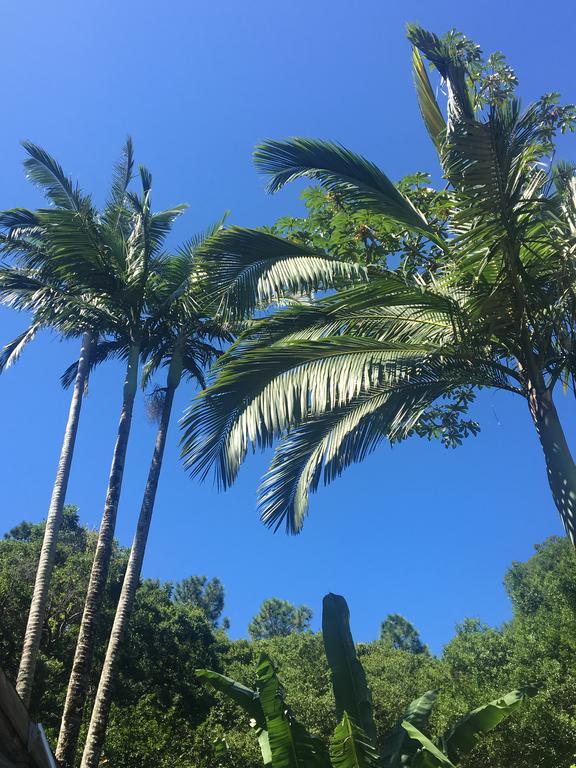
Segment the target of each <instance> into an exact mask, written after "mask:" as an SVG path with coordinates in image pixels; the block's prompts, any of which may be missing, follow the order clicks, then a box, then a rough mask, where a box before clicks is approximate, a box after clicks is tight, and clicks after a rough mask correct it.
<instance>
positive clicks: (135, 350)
mask: <svg viewBox="0 0 576 768" xmlns="http://www.w3.org/2000/svg"><path fill="white" fill-rule="evenodd" d="M139 357H140V347H139V345H137V344H134V346H133V347H132V349H131V351H130V356H129V359H128V367H127V371H126V380H125V383H124V397H123V402H122V411H121V413H120V421H119V424H118V432H117V436H116V444H115V446H114V453H113V456H112V466H111V468H110V475H109V479H108V490H107V493H106V502H105V504H104V513H103V515H102V521H101V523H100V532H99V534H98V543H97V545H96V552H95V554H94V561H93V563H92V570H91V572H90V581H89V583H88V591H87V593H86V602H85V603H84V612H83V614H82V621H81V623H80V630H79V633H78V640H77V642H76V650H75V653H74V661H73V662H72V672H71V674H70V680H69V682H68V690H67V692H66V702H65V704H64V713H63V715H62V722H61V723H60V734H59V736H58V745H57V747H56V759H57V760H58V762H59V764H60V766H61V767H62V768H73V765H74V758H75V755H76V747H77V745H78V736H79V733H80V726H81V724H82V714H83V711H84V704H85V701H86V694H87V690H88V682H89V678H90V668H91V664H92V657H93V654H94V643H95V639H96V630H97V626H98V617H99V613H100V608H101V606H102V600H103V598H104V591H105V588H106V581H107V578H108V568H109V565H110V558H111V555H112V547H113V543H114V529H115V526H116V514H117V512H118V502H119V501H120V491H121V488H122V477H123V475H124V464H125V461H126V451H127V448H128V438H129V435H130V426H131V423H132V410H133V407H134V398H135V396H136V388H137V383H138V361H139Z"/></svg>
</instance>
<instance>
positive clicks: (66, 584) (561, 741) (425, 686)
mask: <svg viewBox="0 0 576 768" xmlns="http://www.w3.org/2000/svg"><path fill="white" fill-rule="evenodd" d="M95 539H96V536H95V534H94V532H93V531H90V530H89V529H87V528H85V527H83V526H82V525H80V523H79V520H78V513H77V510H75V509H74V508H72V507H68V508H67V510H66V514H65V516H64V523H63V529H62V536H61V539H60V542H59V545H58V553H57V560H56V567H55V572H54V580H53V586H52V590H51V598H50V607H49V614H48V620H47V623H46V627H45V631H44V634H43V638H42V646H41V658H40V666H39V673H38V683H37V686H36V690H35V695H34V697H33V701H32V714H33V716H34V717H35V718H37V719H39V720H40V721H41V722H43V723H44V724H45V726H46V727H47V731H48V734H49V736H51V737H53V736H54V735H55V733H56V732H57V727H58V721H57V717H58V713H59V711H60V708H61V706H62V702H63V697H64V694H65V686H66V681H67V673H68V671H69V667H70V664H71V661H72V654H73V651H74V643H75V636H76V633H77V630H78V623H79V620H80V612H81V608H82V600H83V594H84V589H85V585H86V581H87V579H88V574H89V569H90V562H91V554H92V551H93V547H94V546H95ZM41 541H42V525H41V524H40V525H38V524H30V523H27V522H23V523H22V524H21V525H19V526H17V527H16V528H14V529H13V530H12V531H10V532H9V533H8V534H6V535H5V538H4V540H3V541H1V542H0V610H1V617H2V618H1V626H2V632H0V665H1V666H2V668H3V669H5V670H6V671H7V673H8V675H9V676H10V677H11V678H12V679H14V678H15V675H16V671H17V664H18V656H19V651H20V641H21V637H22V634H23V632H24V624H25V607H26V605H27V601H28V600H29V599H30V594H31V589H32V584H33V579H34V568H35V562H36V559H37V557H38V554H39V549H40V546H41ZM575 560H576V557H575V555H574V553H573V552H572V550H571V549H570V547H569V545H568V543H567V542H566V541H565V540H560V539H554V538H553V539H550V540H548V541H547V542H545V543H544V544H542V545H540V546H539V547H538V548H537V550H536V553H535V555H534V556H533V557H532V558H531V559H530V560H528V561H527V562H525V563H514V564H513V565H512V566H511V568H510V569H509V571H508V573H507V575H506V578H505V584H506V589H507V591H508V594H509V595H510V599H511V601H512V607H513V616H512V619H511V620H510V621H509V622H507V623H506V624H504V625H503V626H502V627H498V628H494V627H489V626H486V625H484V624H482V623H480V622H479V621H478V620H477V619H474V618H469V619H465V620H463V622H462V623H461V625H460V626H459V627H458V628H457V631H456V634H455V636H454V638H453V639H452V640H451V641H450V642H449V643H448V644H447V645H446V647H445V648H444V650H443V653H442V654H441V655H440V656H439V657H435V656H433V655H431V654H429V653H425V652H424V653H414V652H413V649H410V648H408V649H406V648H404V649H398V648H395V647H394V644H393V643H391V642H390V638H389V637H386V638H384V639H377V640H374V641H371V642H364V643H360V644H359V645H358V654H359V657H360V659H361V661H362V665H363V667H364V669H365V670H366V675H367V678H368V682H369V684H370V687H371V689H372V692H373V699H374V717H375V721H376V725H377V729H378V732H379V733H385V732H386V731H387V730H388V729H389V728H390V727H391V726H392V725H393V724H394V723H395V722H396V721H397V720H398V717H399V716H400V714H401V713H402V711H403V710H404V709H405V707H406V706H407V705H408V703H409V702H410V701H412V700H413V699H414V698H415V697H416V696H418V695H420V694H421V693H422V692H423V691H426V690H430V689H433V688H437V689H439V690H440V692H441V695H440V696H439V697H438V701H437V704H436V708H435V711H434V713H433V716H432V719H431V722H430V732H431V734H432V735H437V734H439V733H441V732H442V731H443V730H444V729H445V728H446V726H447V724H448V723H449V722H452V721H453V720H454V718H455V716H457V715H458V714H461V713H463V712H466V711H468V710H470V709H471V708H473V707H474V706H476V705H477V704H478V702H484V701H489V700H491V699H492V698H494V697H496V696H497V695H499V694H501V693H502V692H503V691H506V690H511V689H513V688H515V687H521V686H522V685H525V684H527V683H537V684H538V685H539V686H540V693H539V694H538V696H536V697H535V698H533V699H531V700H530V701H529V702H527V703H526V704H525V705H524V706H523V709H522V711H521V712H519V713H518V714H517V715H515V716H514V718H513V719H511V720H510V721H509V722H507V723H506V724H504V725H502V726H501V728H500V730H499V731H498V732H497V733H495V734H494V735H493V736H491V738H490V739H489V740H487V741H486V742H484V743H483V744H482V745H480V746H479V747H478V748H477V749H476V750H475V751H474V752H473V753H472V754H471V755H470V756H469V757H467V758H466V759H465V760H464V761H463V762H462V763H461V765H462V766H463V767H464V768H485V767H486V765H489V766H490V768H510V766H511V765H514V768H550V766H551V765H554V766H556V765H558V766H568V765H570V762H571V761H572V760H573V759H574V754H575V750H574V743H576V717H574V715H573V714H572V713H573V712H574V711H575V710H576V694H575V691H576V673H575V672H574V669H576V640H575V638H576V613H575V611H576V567H575V566H576V562H575ZM126 561H127V551H126V550H125V549H124V548H122V547H118V546H116V547H115V553H114V558H113V565H112V575H111V578H110V581H109V584H108V589H107V595H106V601H105V609H104V621H103V624H102V627H101V631H100V634H99V640H98V647H97V668H96V669H95V672H94V676H93V680H92V686H91V695H93V694H94V685H95V683H96V681H97V675H98V672H99V669H98V668H99V666H100V665H101V663H102V659H103V654H104V650H105V642H106V637H107V632H108V629H109V626H110V624H111V622H112V618H113V608H114V601H115V600H116V599H117V596H118V592H119V589H120V585H121V581H122V574H123V569H124V568H125V565H126ZM202 581H203V579H202V577H200V579H198V580H196V579H193V580H192V583H195V584H200V583H201V582H202ZM190 583H191V582H189V581H185V584H190ZM205 583H209V582H208V581H207V582H205ZM182 589H185V587H183V588H181V590H179V591H182ZM175 593H176V588H175V587H174V586H173V585H171V584H169V583H166V584H162V583H160V582H158V581H155V580H152V579H146V580H144V581H143V582H142V585H141V588H140V590H139V591H138V596H137V600H136V606H135V610H134V614H133V616H132V623H131V626H130V632H129V634H128V638H127V643H126V646H125V648H124V650H123V652H122V659H121V664H120V671H119V678H118V682H117V686H116V692H115V704H114V706H113V707H112V712H111V720H110V725H109V731H108V737H107V743H106V748H105V759H107V760H108V761H109V762H110V764H112V765H122V766H125V768H158V766H160V768H168V767H169V766H170V768H171V767H172V766H173V765H174V764H175V763H177V764H178V765H181V766H183V768H197V766H199V765H218V764H219V763H218V761H221V762H220V764H221V765H222V766H224V767H225V768H256V766H259V765H260V764H261V758H260V756H259V750H258V744H257V742H256V741H255V740H254V738H253V736H252V734H251V733H250V732H249V728H247V725H248V723H247V722H246V720H245V716H244V715H243V714H242V713H241V712H240V711H239V710H237V708H236V706H235V705H233V704H232V703H230V702H229V701H227V700H225V699H223V698H222V697H221V696H220V695H219V694H216V695H212V694H211V693H210V692H209V691H207V690H206V689H205V688H204V687H202V686H201V685H199V683H198V681H197V679H196V677H195V674H194V670H195V669H196V668H199V667H205V668H206V667H207V668H212V669H216V670H219V671H220V672H222V673H224V674H227V675H229V676H230V677H232V678H235V679H238V680H240V681H242V682H243V683H244V684H246V685H250V686H253V685H254V684H255V681H256V666H257V661H258V658H259V656H260V653H261V652H262V651H266V652H267V653H268V654H269V655H270V656H271V658H273V659H274V660H275V661H276V662H277V664H278V666H279V674H280V675H281V679H282V681H283V683H284V685H285V687H286V697H287V702H288V704H289V705H290V707H291V708H292V709H293V710H294V712H295V714H296V716H297V717H298V719H299V720H301V721H302V722H303V723H305V724H306V726H307V728H308V729H309V730H310V731H311V732H313V733H317V734H319V735H321V736H322V737H324V738H326V739H327V738H328V736H329V734H330V733H331V732H332V730H333V728H334V727H335V725H336V722H335V717H334V713H333V706H334V705H333V699H332V690H331V684H330V674H329V670H328V666H327V663H326V658H325V654H324V648H323V643H322V636H321V635H320V634H318V633H313V632H309V631H308V632H306V631H305V632H298V631H292V632H291V633H290V634H287V635H283V636H273V637H269V638H268V639H262V640H251V641H248V640H234V641H232V640H230V639H228V638H227V636H226V634H225V633H223V632H222V630H215V629H214V627H213V623H212V620H211V619H209V618H208V617H207V616H206V613H205V611H204V609H203V608H202V606H200V607H199V606H198V605H190V604H189V603H187V602H186V600H177V599H175ZM292 608H293V609H295V606H292ZM375 610H376V609H375ZM439 610H440V609H439ZM388 619H389V620H390V616H389V617H388ZM385 624H386V621H385ZM390 624H393V625H394V627H397V626H398V622H397V621H393V622H390V621H388V624H387V626H388V627H389V626H390ZM404 630H406V626H405V625H404ZM407 636H408V637H409V638H412V639H413V637H414V636H413V635H412V633H411V632H410V631H407V632H403V633H400V637H403V638H404V639H405V638H406V637H407ZM420 642H421V643H422V642H423V641H420ZM408 645H409V646H410V643H408ZM223 745H227V747H228V749H224V751H222V750H223ZM518 745H521V749H520V748H519V746H518Z"/></svg>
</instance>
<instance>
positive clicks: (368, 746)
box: [330, 712, 380, 768]
mask: <svg viewBox="0 0 576 768" xmlns="http://www.w3.org/2000/svg"><path fill="white" fill-rule="evenodd" d="M330 762H331V765H332V766H333V767H334V768H376V767H377V766H379V765H380V761H379V758H378V752H377V751H376V749H375V748H374V745H373V743H372V742H371V741H370V739H368V738H367V737H366V734H365V733H364V732H363V731H362V729H361V728H360V727H359V726H358V725H356V724H355V723H354V722H353V721H352V720H351V718H350V717H349V716H348V713H347V712H344V717H343V718H342V722H341V723H339V724H338V725H337V726H336V729H335V731H334V734H333V736H332V738H331V740H330Z"/></svg>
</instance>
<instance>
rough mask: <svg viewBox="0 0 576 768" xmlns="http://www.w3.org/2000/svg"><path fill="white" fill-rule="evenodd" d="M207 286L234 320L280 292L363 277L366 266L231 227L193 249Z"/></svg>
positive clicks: (311, 289) (319, 287)
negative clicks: (199, 260)
mask: <svg viewBox="0 0 576 768" xmlns="http://www.w3.org/2000/svg"><path fill="white" fill-rule="evenodd" d="M198 255H199V256H200V258H201V259H202V262H203V264H202V268H203V270H204V271H205V272H206V275H207V282H208V291H209V292H210V294H211V295H212V296H213V297H214V300H215V303H216V304H217V305H218V304H219V306H220V310H221V311H222V312H224V313H225V314H227V315H229V316H231V317H232V319H238V318H239V317H246V316H250V314H251V313H252V312H253V311H254V309H256V308H258V307H261V306H262V305H267V304H270V303H271V302H273V301H277V300H279V299H281V298H283V297H285V296H290V295H294V294H303V293H311V292H314V291H320V290H326V289H329V288H333V287H334V286H336V285H338V284H345V285H346V284H350V283H351V282H353V281H358V280H362V279H365V270H364V269H363V268H362V267H360V266H358V265H356V264H351V263H348V262H344V261H339V260H337V259H334V258H332V257H330V256H327V255H326V254H325V253H323V252H322V251H317V250H314V249H312V248H308V247H307V246H304V245H301V244H299V243H294V242H291V241H290V240H285V239H283V238H279V237H275V236H274V235H270V234H267V233H265V232H260V231H258V230H252V229H242V228H240V227H232V228H230V229H225V230H221V231H220V232H217V233H216V234H215V235H214V236H213V237H210V238H208V239H207V240H206V242H205V243H204V244H203V245H202V246H201V247H200V248H199V249H198Z"/></svg>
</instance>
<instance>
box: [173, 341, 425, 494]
mask: <svg viewBox="0 0 576 768" xmlns="http://www.w3.org/2000/svg"><path fill="white" fill-rule="evenodd" d="M431 352H433V348H432V347H430V346H427V345H421V346H414V347H407V346H406V345H396V344H393V343H384V342H379V341H376V340H372V339H364V338H355V337H352V336H350V337H348V336H338V337H331V338H326V339H321V340H318V341H313V342H308V341H294V342H290V343H286V344H276V345H272V346H269V347H266V348H255V349H252V350H247V351H246V352H245V354H243V355H242V356H241V357H234V358H232V359H230V360H229V361H228V363H227V365H226V366H223V367H222V368H221V369H220V373H219V376H218V378H217V380H216V381H215V383H214V384H212V385H211V386H210V387H209V388H208V389H207V390H206V391H205V392H204V393H203V394H202V396H201V398H200V399H199V400H198V401H197V402H196V404H195V406H194V407H193V408H191V409H190V410H189V411H188V412H187V413H186V414H185V416H184V419H183V421H182V424H183V428H184V435H183V438H182V440H183V447H182V452H183V456H184V458H185V464H186V466H187V467H188V468H190V469H191V472H192V474H193V475H196V474H200V475H201V476H205V474H206V472H208V471H209V469H210V468H211V467H212V466H215V469H216V473H217V481H218V484H219V485H220V486H222V487H224V488H227V487H229V485H230V484H231V483H232V482H233V480H234V479H235V477H236V474H237V471H238V469H239V465H240V463H241V461H242V460H243V458H244V456H245V454H246V451H247V449H248V446H249V444H250V443H253V444H258V445H260V446H262V447H266V446H268V445H270V444H271V442H272V441H273V439H274V438H275V437H278V436H279V435H280V434H281V432H282V430H283V429H285V428H286V427H288V426H289V425H290V424H292V425H293V424H297V423H299V422H300V421H301V420H302V419H303V418H307V417H311V416H314V415H318V414H319V413H323V412H325V411H326V410H330V409H331V408H336V407H339V406H342V405H345V404H346V403H347V402H350V401H351V400H353V399H354V398H355V397H357V396H358V395H359V394H360V393H361V392H362V391H365V390H368V389H369V388H371V387H372V386H374V385H375V384H376V383H378V382H382V381H384V380H387V381H389V382H392V381H394V380H399V379H402V378H403V377H406V376H408V375H409V372H410V370H411V367H412V366H413V365H419V364H420V363H421V361H422V360H423V359H425V357H426V355H428V354H430V353H431Z"/></svg>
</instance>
